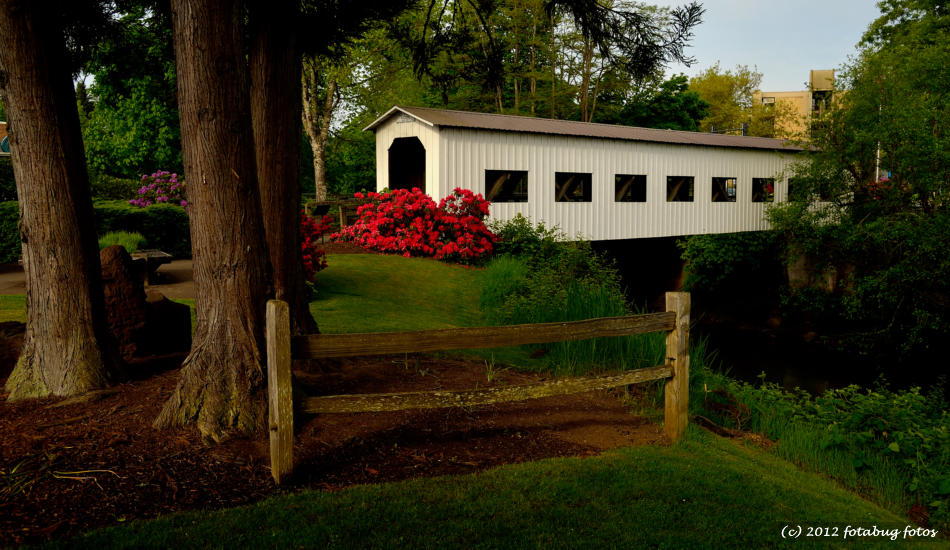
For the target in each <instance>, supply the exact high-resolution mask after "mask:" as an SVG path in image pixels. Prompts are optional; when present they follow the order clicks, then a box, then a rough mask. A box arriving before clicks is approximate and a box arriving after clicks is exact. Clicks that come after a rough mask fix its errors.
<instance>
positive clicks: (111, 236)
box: [99, 231, 147, 254]
mask: <svg viewBox="0 0 950 550" xmlns="http://www.w3.org/2000/svg"><path fill="white" fill-rule="evenodd" d="M114 244H117V245H119V246H121V247H122V248H124V249H125V251H126V252H128V253H129V254H131V253H133V252H135V251H136V250H138V249H140V248H142V247H144V246H145V245H146V244H147V243H146V240H145V237H143V236H142V234H141V233H129V232H128V231H110V232H109V233H106V234H105V235H103V236H101V237H99V250H102V249H103V248H106V247H107V246H112V245H114Z"/></svg>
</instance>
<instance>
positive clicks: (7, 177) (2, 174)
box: [0, 157, 17, 202]
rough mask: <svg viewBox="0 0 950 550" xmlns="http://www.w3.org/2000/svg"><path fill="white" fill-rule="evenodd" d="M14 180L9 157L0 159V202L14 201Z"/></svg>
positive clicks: (15, 196)
mask: <svg viewBox="0 0 950 550" xmlns="http://www.w3.org/2000/svg"><path fill="white" fill-rule="evenodd" d="M16 199H17V195H16V180H15V179H14V178H13V161H12V160H11V159H10V157H0V202H4V201H15V200H16Z"/></svg>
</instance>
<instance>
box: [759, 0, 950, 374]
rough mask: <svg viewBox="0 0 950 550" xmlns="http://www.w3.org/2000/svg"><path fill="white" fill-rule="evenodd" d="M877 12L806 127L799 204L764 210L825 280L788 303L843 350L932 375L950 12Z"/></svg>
mask: <svg viewBox="0 0 950 550" xmlns="http://www.w3.org/2000/svg"><path fill="white" fill-rule="evenodd" d="M881 8H882V12H883V13H882V16H881V17H880V18H878V19H877V20H876V21H875V22H874V23H872V24H871V26H870V27H869V29H868V32H867V33H866V34H865V36H864V39H863V42H862V44H861V46H862V50H861V53H860V56H859V57H858V58H856V59H855V60H854V61H853V62H852V63H851V64H850V65H848V66H847V67H845V69H844V70H843V71H841V72H840V73H839V75H840V76H839V78H838V79H837V80H836V86H842V87H843V88H844V93H841V92H840V91H839V92H836V95H835V98H834V101H832V102H831V105H830V106H829V107H830V108H829V109H828V110H827V111H826V112H825V113H824V114H823V115H821V116H820V117H819V118H818V119H817V121H816V122H815V124H814V125H813V127H812V128H811V139H812V143H813V145H814V147H813V148H812V149H811V150H810V151H809V154H808V158H807V159H806V161H805V162H803V163H801V164H800V165H799V166H798V167H797V168H796V169H795V172H794V173H793V174H792V175H793V177H794V178H795V179H794V185H795V186H796V188H797V190H798V192H797V193H798V195H797V197H794V198H796V199H797V202H791V203H787V204H781V205H775V207H773V208H772V209H771V211H770V213H769V215H770V218H771V222H772V225H773V227H775V228H777V229H778V230H779V231H781V232H783V233H784V234H785V237H786V239H787V240H788V243H789V249H788V252H789V258H790V259H794V258H795V257H804V258H805V259H806V260H807V261H808V262H809V263H810V264H811V265H812V266H813V271H814V276H815V278H816V279H821V278H823V277H825V278H831V279H833V285H832V286H833V288H832V289H831V292H825V293H821V292H816V291H810V292H808V293H807V294H806V295H804V296H803V295H802V294H801V293H798V294H797V295H795V296H793V297H792V298H793V300H792V302H791V305H793V306H795V308H796V309H798V310H800V311H801V314H802V315H804V316H810V317H815V318H823V322H824V324H825V326H828V327H834V328H835V329H836V332H838V333H839V334H838V338H839V340H840V342H841V344H842V345H843V346H844V347H846V349H848V350H850V351H854V352H858V353H862V354H867V355H871V356H873V357H875V358H880V359H881V361H892V360H893V357H894V356H896V357H897V358H898V359H901V360H903V363H904V364H905V365H907V366H908V367H909V368H914V369H917V370H922V369H927V370H929V371H932V374H934V375H935V374H937V373H939V372H944V373H946V372H947V371H946V369H945V367H944V365H945V363H946V361H945V360H944V358H945V355H946V353H947V352H948V351H950V345H948V342H947V339H946V337H945V335H946V334H947V331H948V330H950V298H948V296H950V282H948V280H947V277H946V274H947V273H948V272H950V271H948V269H950V260H948V256H947V253H946V251H947V250H948V247H950V211H948V209H947V207H948V200H950V131H948V128H950V95H948V94H947V93H946V90H947V89H948V87H950V74H948V73H947V71H946V70H944V67H947V66H950V49H948V48H947V47H946V44H948V43H950V14H948V13H947V11H946V10H945V9H942V8H940V7H939V6H938V5H936V4H934V3H932V2H922V1H918V0H893V1H890V2H886V3H882V4H881ZM878 159H879V162H878Z"/></svg>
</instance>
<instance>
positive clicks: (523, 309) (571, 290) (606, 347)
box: [481, 215, 665, 374]
mask: <svg viewBox="0 0 950 550" xmlns="http://www.w3.org/2000/svg"><path fill="white" fill-rule="evenodd" d="M491 229H492V231H493V232H495V233H496V234H497V235H498V237H499V241H498V250H499V253H498V254H496V256H495V258H494V259H493V260H492V261H491V262H490V263H489V264H488V265H487V266H486V268H485V274H484V276H483V277H482V292H481V307H482V309H483V310H484V311H485V316H486V319H487V320H488V321H489V323H491V324H498V325H501V324H522V323H549V322H558V321H579V320H583V319H591V318H597V317H618V316H623V315H630V314H632V313H635V312H634V311H633V310H632V308H630V306H629V305H628V304H627V301H626V298H625V296H624V293H623V289H622V288H621V286H620V277H619V275H618V273H617V271H616V269H615V268H614V267H613V266H612V265H611V264H609V263H608V262H607V261H606V260H604V259H603V258H602V257H600V256H598V255H597V254H596V253H595V252H594V251H593V250H592V249H591V247H590V243H587V242H584V241H567V240H566V239H565V238H564V236H563V235H560V234H559V232H558V231H557V229H556V228H547V227H545V226H544V225H543V224H538V225H534V224H533V223H532V222H531V221H530V220H529V219H527V218H525V217H523V216H520V215H519V216H517V217H515V218H514V219H512V220H510V221H506V222H501V223H495V224H493V225H492V227H491ZM530 349H531V353H532V354H533V355H540V356H543V357H545V358H546V360H545V361H544V362H543V363H541V362H536V365H541V364H543V365H544V366H543V367H541V368H545V369H550V370H552V371H553V372H555V373H558V374H584V373H588V372H597V371H604V370H613V369H627V368H637V367H647V366H654V365H660V364H663V362H664V360H663V359H664V358H663V354H664V352H665V340H664V335H663V334H661V333H654V334H645V335H638V336H630V337H620V338H596V339H592V340H583V341H579V342H557V343H553V344H544V345H542V346H531V348H530ZM536 368H537V367H536Z"/></svg>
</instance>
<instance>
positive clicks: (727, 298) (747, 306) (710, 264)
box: [678, 231, 784, 314]
mask: <svg viewBox="0 0 950 550" xmlns="http://www.w3.org/2000/svg"><path fill="white" fill-rule="evenodd" d="M678 244H679V246H680V248H681V249H682V251H683V259H684V260H685V261H686V267H685V272H686V279H685V280H684V282H683V290H685V291H687V292H690V293H692V294H693V304H694V305H695V306H696V307H698V308H699V309H702V310H704V311H708V310H713V309H714V310H717V311H728V312H731V313H738V314H756V313H761V312H762V311H763V309H768V308H769V307H772V306H774V305H775V304H777V303H778V301H779V297H780V293H781V292H782V284H781V282H782V281H783V280H784V264H783V263H782V252H784V248H783V246H782V241H781V235H780V234H778V233H776V232H773V231H752V232H745V233H724V234H716V235H693V236H690V237H687V238H685V239H683V240H681V241H679V243H678Z"/></svg>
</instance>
